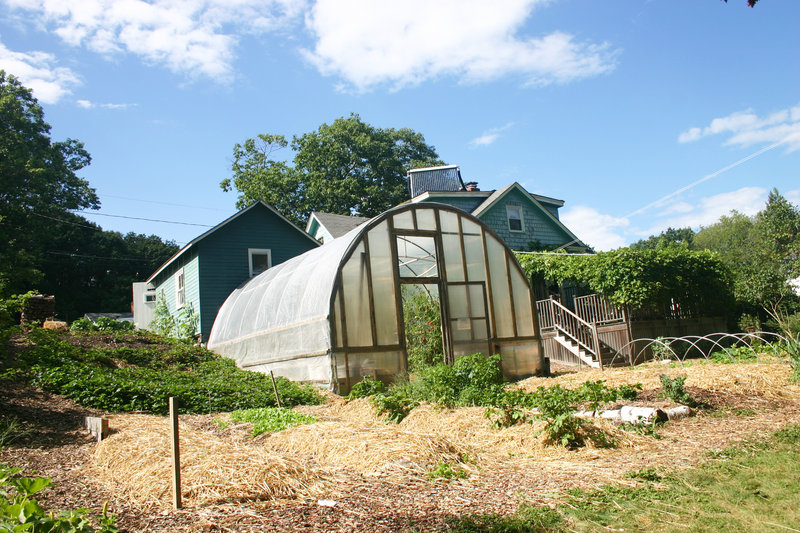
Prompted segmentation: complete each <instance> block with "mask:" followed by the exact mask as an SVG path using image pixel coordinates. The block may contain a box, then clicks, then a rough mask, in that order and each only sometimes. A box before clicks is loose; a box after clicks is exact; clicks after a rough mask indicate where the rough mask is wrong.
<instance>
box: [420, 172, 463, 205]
mask: <svg viewBox="0 0 800 533" xmlns="http://www.w3.org/2000/svg"><path fill="white" fill-rule="evenodd" d="M463 189H464V182H463V181H461V170H460V169H459V168H458V165H447V166H442V167H428V168H412V169H411V170H409V171H408V190H409V193H410V194H411V198H414V197H415V196H419V195H420V194H422V193H424V192H428V191H461V190H463Z"/></svg>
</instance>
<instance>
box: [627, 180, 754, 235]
mask: <svg viewBox="0 0 800 533" xmlns="http://www.w3.org/2000/svg"><path fill="white" fill-rule="evenodd" d="M766 201H767V189H765V188H763V187H742V188H741V189H738V190H735V191H731V192H724V193H720V194H715V195H713V196H708V197H705V198H701V199H700V200H698V201H697V202H696V203H694V204H692V203H689V202H687V201H680V202H674V203H672V204H669V205H668V206H667V208H666V209H665V210H664V211H662V212H661V213H658V214H655V215H654V216H653V218H652V219H651V220H650V223H651V225H650V227H649V229H647V230H645V231H643V232H641V234H642V235H645V236H649V235H657V234H659V233H661V232H662V231H664V230H665V229H667V228H670V227H672V228H685V227H690V228H694V229H698V228H699V227H700V226H710V225H711V224H714V223H716V222H717V221H718V220H719V219H720V217H722V216H725V215H729V214H730V212H731V211H734V210H735V211H738V212H740V213H743V214H745V215H748V216H752V215H755V214H756V213H758V212H759V211H761V210H762V209H763V208H764V205H765V203H766ZM673 206H680V207H679V209H678V210H676V209H672V207H673ZM676 214H677V216H670V215H676Z"/></svg>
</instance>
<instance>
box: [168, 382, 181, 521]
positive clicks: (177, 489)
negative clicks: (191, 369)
mask: <svg viewBox="0 0 800 533" xmlns="http://www.w3.org/2000/svg"><path fill="white" fill-rule="evenodd" d="M169 418H170V422H171V427H172V432H171V433H172V501H173V503H174V505H175V509H181V508H182V507H183V502H181V451H180V445H179V442H178V399H177V398H175V397H172V396H170V398H169Z"/></svg>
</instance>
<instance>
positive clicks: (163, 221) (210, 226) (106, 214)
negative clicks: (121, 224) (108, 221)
mask: <svg viewBox="0 0 800 533" xmlns="http://www.w3.org/2000/svg"><path fill="white" fill-rule="evenodd" d="M77 212H78V213H83V214H84V215H99V216H101V217H113V218H127V219H130V220H146V221H147V222H161V223H163V224H180V225H182V226H200V227H203V228H213V227H214V226H212V225H210V224H195V223H193V222H178V221H176V220H160V219H156V218H142V217H128V216H125V215H110V214H108V213H93V212H91V211H86V210H81V211H77Z"/></svg>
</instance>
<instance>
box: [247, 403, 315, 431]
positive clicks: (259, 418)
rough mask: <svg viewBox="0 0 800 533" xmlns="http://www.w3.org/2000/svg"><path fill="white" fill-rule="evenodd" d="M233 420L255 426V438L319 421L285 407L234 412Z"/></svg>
mask: <svg viewBox="0 0 800 533" xmlns="http://www.w3.org/2000/svg"><path fill="white" fill-rule="evenodd" d="M231 420H232V421H233V422H248V423H250V424H253V431H252V433H251V434H252V435H253V436H254V437H257V436H258V435H261V434H262V433H276V432H278V431H283V430H284V429H286V428H289V427H293V426H300V425H303V424H313V423H314V422H316V421H317V419H316V418H315V417H313V416H310V415H304V414H302V413H298V412H297V411H292V410H291V409H287V408H285V407H261V408H258V409H243V410H241V411H234V412H232V413H231Z"/></svg>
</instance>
